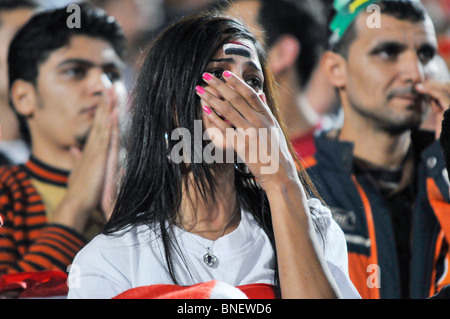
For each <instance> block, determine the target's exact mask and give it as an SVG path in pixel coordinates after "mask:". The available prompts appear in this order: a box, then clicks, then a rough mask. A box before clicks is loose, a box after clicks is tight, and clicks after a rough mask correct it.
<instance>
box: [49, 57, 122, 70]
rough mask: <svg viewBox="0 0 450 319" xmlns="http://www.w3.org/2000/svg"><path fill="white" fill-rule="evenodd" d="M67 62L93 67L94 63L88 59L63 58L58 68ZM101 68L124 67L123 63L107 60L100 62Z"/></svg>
mask: <svg viewBox="0 0 450 319" xmlns="http://www.w3.org/2000/svg"><path fill="white" fill-rule="evenodd" d="M67 64H77V65H82V66H85V67H93V66H95V65H96V64H95V63H93V62H92V61H89V60H85V59H67V60H64V61H63V62H61V63H60V64H58V66H57V67H58V68H60V67H63V66H65V65H67ZM102 67H103V68H117V69H121V68H123V67H124V65H123V64H122V63H116V62H108V63H105V64H102Z"/></svg>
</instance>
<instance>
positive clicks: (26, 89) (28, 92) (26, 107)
mask: <svg viewBox="0 0 450 319" xmlns="http://www.w3.org/2000/svg"><path fill="white" fill-rule="evenodd" d="M10 96H11V101H12V104H13V106H14V109H15V110H16V112H17V113H19V114H21V115H23V116H25V117H31V116H32V115H33V113H34V110H35V109H36V105H37V96H36V89H35V87H34V85H33V84H32V83H30V82H27V81H24V80H16V81H15V82H14V83H13V85H12V86H11V91H10Z"/></svg>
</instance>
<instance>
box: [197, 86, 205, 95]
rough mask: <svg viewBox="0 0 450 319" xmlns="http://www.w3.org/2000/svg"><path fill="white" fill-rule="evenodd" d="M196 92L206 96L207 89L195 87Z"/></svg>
mask: <svg viewBox="0 0 450 319" xmlns="http://www.w3.org/2000/svg"><path fill="white" fill-rule="evenodd" d="M195 90H196V91H197V92H198V93H199V94H205V89H204V88H202V87H201V86H199V85H197V86H196V87H195Z"/></svg>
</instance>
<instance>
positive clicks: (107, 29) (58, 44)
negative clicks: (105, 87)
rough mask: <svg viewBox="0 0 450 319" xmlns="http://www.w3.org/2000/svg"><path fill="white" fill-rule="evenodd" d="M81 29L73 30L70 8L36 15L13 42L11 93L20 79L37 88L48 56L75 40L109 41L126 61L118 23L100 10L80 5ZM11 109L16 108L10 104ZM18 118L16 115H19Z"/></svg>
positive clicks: (23, 130)
mask: <svg viewBox="0 0 450 319" xmlns="http://www.w3.org/2000/svg"><path fill="white" fill-rule="evenodd" d="M79 7H80V11H79V12H80V19H79V20H80V22H81V25H80V27H79V28H78V27H74V28H70V27H69V26H68V25H67V21H68V19H69V17H70V15H71V14H72V12H71V11H70V10H69V12H68V11H67V8H59V9H53V10H47V11H42V12H39V13H36V14H35V15H34V16H33V17H31V18H30V20H29V21H28V22H27V23H26V24H25V25H24V26H23V27H22V28H21V29H20V30H19V31H18V32H17V34H16V35H15V37H14V38H13V40H12V41H11V44H10V47H9V52H8V77H9V89H11V87H12V85H13V84H14V82H15V81H16V80H18V79H21V80H24V81H27V82H30V83H32V84H34V85H36V81H37V78H38V76H39V66H40V65H41V64H42V63H44V62H45V61H46V59H47V58H48V57H49V55H50V54H51V53H52V52H53V51H55V50H57V49H59V48H62V47H64V46H65V45H67V44H68V43H69V42H70V40H71V38H72V37H73V36H77V35H78V36H89V37H92V38H99V39H102V40H105V41H107V42H108V43H110V44H111V46H112V47H113V48H114V50H115V51H116V53H117V55H118V56H119V57H120V58H122V59H123V57H124V54H125V47H126V43H125V36H124V34H123V31H122V29H121V27H120V26H119V24H118V23H117V21H116V20H115V19H114V18H113V17H111V16H108V15H106V13H105V12H104V11H103V10H101V9H98V8H94V7H92V6H89V5H85V4H80V5H79ZM10 104H11V107H12V108H13V109H14V110H15V107H14V105H13V103H12V101H11V100H10ZM16 114H17V112H16ZM17 115H18V117H19V123H20V129H21V133H22V136H23V138H24V140H25V141H26V142H28V143H30V141H31V139H30V135H29V131H28V127H27V124H26V120H25V118H24V117H23V116H22V115H20V114H17Z"/></svg>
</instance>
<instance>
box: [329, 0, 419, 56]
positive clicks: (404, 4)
mask: <svg viewBox="0 0 450 319" xmlns="http://www.w3.org/2000/svg"><path fill="white" fill-rule="evenodd" d="M329 5H330V6H331V4H329ZM377 5H379V6H380V10H381V13H382V14H386V15H389V16H392V17H394V18H396V19H398V20H404V21H409V22H412V23H417V22H421V21H424V20H425V19H426V17H427V10H426V8H425V7H424V6H423V4H422V3H420V2H416V1H411V0H395V1H394V0H383V1H380V2H378V3H377ZM335 15H336V11H335V10H334V9H333V8H330V10H329V15H328V25H330V23H331V21H332V19H333V18H334V16H335ZM356 21H357V19H355V20H354V21H353V22H352V23H351V25H350V26H349V27H348V29H347V31H346V32H345V33H344V35H343V36H342V38H341V39H340V40H339V41H338V42H336V43H329V46H328V49H329V50H331V51H333V52H336V53H339V54H340V55H342V56H343V57H345V58H347V57H348V51H349V49H350V46H351V44H352V43H353V41H354V40H355V39H356V38H357V36H358V34H357V30H356ZM331 37H332V31H331V30H330V29H329V28H328V39H331Z"/></svg>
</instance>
